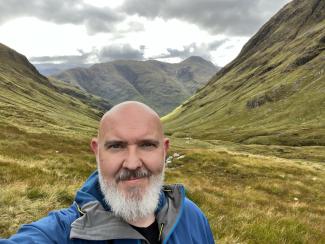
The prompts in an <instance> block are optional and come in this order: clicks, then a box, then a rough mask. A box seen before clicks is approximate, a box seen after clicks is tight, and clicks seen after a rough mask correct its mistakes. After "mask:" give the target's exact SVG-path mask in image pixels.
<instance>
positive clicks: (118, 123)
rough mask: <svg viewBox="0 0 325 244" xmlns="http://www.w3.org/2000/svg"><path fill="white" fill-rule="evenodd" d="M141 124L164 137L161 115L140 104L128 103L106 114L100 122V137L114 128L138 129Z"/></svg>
mask: <svg viewBox="0 0 325 244" xmlns="http://www.w3.org/2000/svg"><path fill="white" fill-rule="evenodd" d="M139 124H143V125H148V127H154V128H155V130H157V133H159V134H160V136H163V128H162V124H161V122H160V118H159V115H158V114H157V113H156V112H155V111H154V110H153V109H152V108H150V107H149V106H147V105H145V104H143V103H140V102H136V101H126V102H122V103H120V104H117V105H115V106H114V107H113V108H111V109H110V110H109V111H108V112H106V113H105V114H104V116H103V117H102V119H101V121H100V125H99V131H98V137H99V138H100V137H102V136H103V135H104V134H105V131H107V130H110V129H112V128H116V127H121V128H123V126H126V127H129V128H130V127H134V128H136V126H137V125H139Z"/></svg>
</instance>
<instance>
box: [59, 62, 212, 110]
mask: <svg viewBox="0 0 325 244" xmlns="http://www.w3.org/2000/svg"><path fill="white" fill-rule="evenodd" d="M216 71H217V68H216V67H215V66H214V65H213V64H212V63H211V62H208V61H206V60H204V59H202V58H200V57H190V58H188V59H186V60H184V61H183V62H180V63H178V64H169V63H163V62H159V61H154V60H149V61H144V62H143V61H131V60H119V61H113V62H108V63H101V64H95V65H93V66H91V67H90V68H75V69H70V70H67V71H65V72H63V73H60V74H58V75H55V76H54V77H55V78H57V79H60V80H63V81H66V82H67V83H70V84H73V85H76V86H78V87H79V88H81V89H84V90H85V91H87V92H89V93H91V94H95V95H97V96H100V97H102V98H105V99H108V100H109V101H111V102H112V103H113V104H117V103H119V102H122V101H125V100H138V101H142V102H145V103H147V104H149V105H151V106H152V107H153V108H155V109H156V110H157V111H158V112H159V113H160V114H166V113H167V112H169V111H171V110H172V109H173V108H175V107H176V106H178V105H179V104H181V103H182V102H183V101H184V100H186V99H187V98H188V97H189V96H190V95H192V94H193V93H194V92H195V91H196V90H197V89H198V88H199V87H202V86H203V85H204V84H205V83H206V82H207V81H208V80H209V78H211V76H212V75H214V74H215V73H216Z"/></svg>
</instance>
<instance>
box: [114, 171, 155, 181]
mask: <svg viewBox="0 0 325 244" xmlns="http://www.w3.org/2000/svg"><path fill="white" fill-rule="evenodd" d="M151 175H152V174H151V172H150V171H149V170H147V169H145V168H139V169H135V170H129V169H124V168H123V169H121V170H120V172H119V173H118V175H117V176H116V182H117V183H118V182H120V181H124V180H133V179H139V178H144V177H150V176H151Z"/></svg>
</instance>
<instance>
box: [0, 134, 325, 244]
mask: <svg viewBox="0 0 325 244" xmlns="http://www.w3.org/2000/svg"><path fill="white" fill-rule="evenodd" d="M73 141H74V143H72V142H73ZM87 144H88V142H87V141H86V140H79V141H78V140H75V139H71V141H69V140H68V138H67V139H65V140H63V141H62V146H63V147H62V148H65V147H67V148H68V149H67V150H66V151H64V150H62V151H61V150H60V149H58V148H54V149H52V150H50V149H48V150H39V151H37V152H36V151H34V153H33V154H28V153H24V154H23V155H22V154H20V155H19V157H18V156H17V157H16V156H15V155H13V154H12V153H10V151H8V153H7V154H6V153H5V152H4V151H2V152H1V156H0V215H1V216H0V218H1V224H0V236H1V237H8V236H10V235H11V234H13V233H15V232H16V231H17V229H18V227H19V225H20V224H22V223H28V222H31V221H33V220H37V219H39V218H41V217H42V216H45V215H46V214H47V213H48V212H49V211H50V210H53V209H59V208H62V207H66V206H69V205H70V204H71V202H72V201H73V198H74V194H75V192H76V189H78V188H79V187H80V186H81V184H82V183H83V182H84V180H85V179H86V178H87V176H88V175H89V174H90V172H92V171H93V170H94V169H95V167H96V163H95V160H94V158H93V156H92V155H91V154H90V152H89V149H88V145H87ZM172 144H173V147H172V150H171V153H170V154H171V155H172V154H173V153H175V152H177V153H179V154H181V155H185V157H184V158H181V159H176V158H174V159H173V160H172V163H170V164H168V169H167V172H166V181H167V182H168V183H175V182H180V183H183V184H185V186H186V188H187V191H188V192H187V194H188V196H189V197H190V198H191V199H193V200H194V201H195V202H196V203H197V204H198V205H199V206H200V207H201V208H202V209H203V211H204V212H205V213H206V215H207V217H208V219H209V222H210V225H211V227H212V230H213V233H214V237H215V239H216V240H217V241H218V243H324V242H325V228H324V226H325V217H324V216H325V207H324V206H325V194H324V192H323V189H325V165H324V164H322V163H320V162H317V161H315V162H311V161H310V160H309V159H310V158H309V157H308V153H306V157H307V159H286V158H281V157H279V156H280V155H277V156H275V155H261V154H258V153H257V152H258V150H257V149H256V151H255V152H254V153H253V152H252V150H253V149H250V150H251V151H247V150H246V151H245V150H244V149H245V147H243V146H242V145H235V144H232V145H227V143H225V144H224V145H222V143H221V142H220V141H219V142H216V141H214V142H213V143H211V141H209V142H203V141H190V142H189V141H188V140H186V139H172ZM27 145H28V144H27ZM68 145H69V147H68ZM27 147H28V146H27ZM27 149H28V148H27ZM43 149H44V148H43ZM238 149H241V150H238ZM259 150H260V149H259ZM283 150H284V149H283ZM297 150H298V149H297ZM301 150H302V152H301V154H303V152H304V151H303V149H301ZM26 151H28V150H26ZM305 151H308V150H305ZM278 153H279V152H278ZM311 159H313V158H311Z"/></svg>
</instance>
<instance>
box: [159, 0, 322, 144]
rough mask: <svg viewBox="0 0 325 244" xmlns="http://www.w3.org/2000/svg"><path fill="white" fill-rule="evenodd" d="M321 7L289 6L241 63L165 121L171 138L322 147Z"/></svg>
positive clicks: (222, 73) (243, 55) (300, 3)
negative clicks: (188, 137) (185, 137)
mask: <svg viewBox="0 0 325 244" xmlns="http://www.w3.org/2000/svg"><path fill="white" fill-rule="evenodd" d="M324 5H325V4H324V1H319V0H313V1H308V2H306V1H301V0H295V1H292V2H290V3H288V4H287V5H285V6H284V8H282V9H281V10H280V11H279V12H278V13H277V14H276V15H275V16H273V17H272V18H271V19H270V20H269V21H268V22H267V23H266V24H265V25H263V26H262V28H261V29H260V30H259V31H258V32H257V33H256V34H255V35H254V36H253V37H252V38H251V39H250V40H249V41H248V42H247V43H246V44H245V45H244V47H243V49H242V51H241V52H240V54H239V55H238V56H237V58H236V59H234V60H233V61H232V62H231V63H229V64H228V65H227V66H225V67H224V68H223V69H221V70H220V71H219V72H218V73H216V75H215V76H214V77H213V78H212V79H210V81H209V82H208V83H207V85H206V86H204V87H202V88H201V89H199V90H198V92H197V93H196V94H195V95H193V96H192V97H191V98H190V99H188V100H187V101H185V102H184V103H183V104H182V105H181V106H179V107H178V108H176V109H175V110H174V111H173V112H172V113H170V114H168V115H167V116H165V117H164V119H163V120H164V123H165V126H166V129H167V132H168V133H169V134H173V135H175V136H186V135H191V136H193V137H197V138H201V139H203V138H206V139H220V140H229V141H236V142H242V143H260V144H285V145H324V144H325V133H324V132H325V125H324V122H322V121H324V120H325V114H324V110H325V101H324V99H325V97H324V95H323V93H322V91H323V90H324V89H325V87H324V85H325V82H324V79H325V78H324V68H323V67H324V66H323V64H324V60H325V58H324V50H325V41H324V40H325V36H324V34H323V33H324V29H325V18H324V17H325V16H324V13H325V11H324V8H325V7H324ZM184 125H185V126H184Z"/></svg>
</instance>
